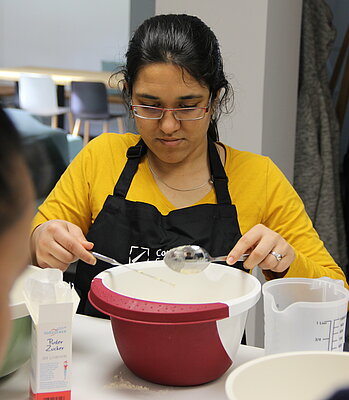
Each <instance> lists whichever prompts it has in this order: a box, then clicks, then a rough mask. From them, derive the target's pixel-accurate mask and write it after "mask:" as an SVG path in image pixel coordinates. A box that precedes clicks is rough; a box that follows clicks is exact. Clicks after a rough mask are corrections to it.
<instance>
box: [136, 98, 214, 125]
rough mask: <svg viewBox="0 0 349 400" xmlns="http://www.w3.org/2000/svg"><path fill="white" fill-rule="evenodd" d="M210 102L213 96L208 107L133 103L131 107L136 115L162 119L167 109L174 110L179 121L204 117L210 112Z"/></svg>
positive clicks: (209, 102)
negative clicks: (174, 106)
mask: <svg viewBox="0 0 349 400" xmlns="http://www.w3.org/2000/svg"><path fill="white" fill-rule="evenodd" d="M210 104H211V97H210V99H209V101H208V104H207V106H206V107H183V108H160V107H152V106H145V105H140V104H131V105H130V109H131V110H132V112H133V115H134V116H135V117H138V118H143V119H155V120H156V119H161V118H162V117H163V116H164V112H165V111H172V112H173V115H174V117H175V118H176V120H177V121H196V120H198V119H203V118H204V116H205V114H207V113H208V110H209V108H210Z"/></svg>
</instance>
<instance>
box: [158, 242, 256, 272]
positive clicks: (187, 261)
mask: <svg viewBox="0 0 349 400" xmlns="http://www.w3.org/2000/svg"><path fill="white" fill-rule="evenodd" d="M248 256H249V254H243V255H242V256H241V257H240V258H239V259H238V260H237V261H245V260H246V258H247V257H248ZM227 257H228V256H219V257H211V256H210V254H209V253H208V251H207V250H205V249H204V248H202V247H200V246H197V245H185V246H179V247H174V248H173V249H170V250H169V251H168V252H167V253H166V254H165V257H164V261H165V263H166V265H167V266H168V267H169V268H171V269H172V270H173V271H176V272H180V273H182V274H197V273H199V272H201V271H203V270H204V269H205V268H207V267H208V266H209V264H210V263H211V262H212V261H226V259H227Z"/></svg>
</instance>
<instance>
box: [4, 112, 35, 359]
mask: <svg viewBox="0 0 349 400" xmlns="http://www.w3.org/2000/svg"><path fill="white" fill-rule="evenodd" d="M0 137H1V146H0V254H1V257H0V278H1V290H0V367H1V363H2V359H3V356H4V353H5V350H6V344H7V338H8V335H9V332H10V312H9V307H8V303H9V293H10V290H11V287H12V285H13V283H14V282H15V280H16V278H17V277H18V275H19V274H20V273H21V272H22V271H23V270H24V268H25V266H26V265H27V262H28V260H29V236H30V235H29V234H30V224H31V220H32V218H33V187H32V183H31V180H30V177H29V174H28V171H27V168H26V166H25V163H24V161H23V157H22V154H21V146H20V139H19V135H18V133H17V131H16V129H15V128H14V126H13V125H12V123H11V122H10V120H9V119H8V117H7V115H6V114H5V112H4V111H3V110H2V109H1V108H0Z"/></svg>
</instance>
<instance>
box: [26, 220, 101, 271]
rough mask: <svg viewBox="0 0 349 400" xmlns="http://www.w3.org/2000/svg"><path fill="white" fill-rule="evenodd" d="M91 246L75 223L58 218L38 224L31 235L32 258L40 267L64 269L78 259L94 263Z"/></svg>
mask: <svg viewBox="0 0 349 400" xmlns="http://www.w3.org/2000/svg"><path fill="white" fill-rule="evenodd" d="M92 248H93V243H92V242H89V241H87V240H86V238H85V236H84V234H83V233H82V230H81V229H80V228H79V227H78V226H77V225H74V224H72V223H71V222H67V221H63V220H59V219H56V220H52V221H47V222H44V223H43V224H41V225H39V226H38V227H37V228H36V229H35V231H34V232H33V234H32V237H31V253H32V260H33V263H35V264H36V265H38V266H39V267H41V268H58V269H60V270H62V271H65V270H66V269H67V268H68V266H69V264H71V263H72V262H74V261H77V260H78V259H81V260H82V261H85V262H86V263H87V264H92V265H94V264H95V263H96V259H95V258H94V257H93V255H92V254H91V253H90V250H91V249H92Z"/></svg>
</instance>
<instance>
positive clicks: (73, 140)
mask: <svg viewBox="0 0 349 400" xmlns="http://www.w3.org/2000/svg"><path fill="white" fill-rule="evenodd" d="M4 110H5V112H6V113H7V115H8V116H9V118H10V119H11V120H12V122H13V124H14V125H15V126H16V128H17V130H18V132H19V133H20V135H21V138H22V142H23V147H24V153H25V156H26V160H27V163H28V166H29V169H30V171H31V175H32V178H33V182H34V186H35V189H36V197H37V204H38V205H39V204H40V203H41V202H42V201H43V200H44V199H45V197H46V196H47V195H48V194H49V192H50V191H51V190H52V188H53V187H54V185H55V184H56V182H57V181H58V179H59V177H60V176H61V174H62V173H63V172H64V171H65V169H66V167H67V166H68V164H69V163H70V162H71V160H72V159H73V158H74V157H75V156H76V154H77V153H78V152H79V151H80V150H81V149H82V139H81V137H73V136H72V135H71V134H70V133H68V132H67V131H65V130H63V129H60V128H51V127H49V126H47V125H45V124H42V123H41V122H40V121H38V120H37V119H36V118H35V117H33V116H32V115H31V114H30V113H29V112H27V111H24V110H20V109H15V108H5V109H4Z"/></svg>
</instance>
